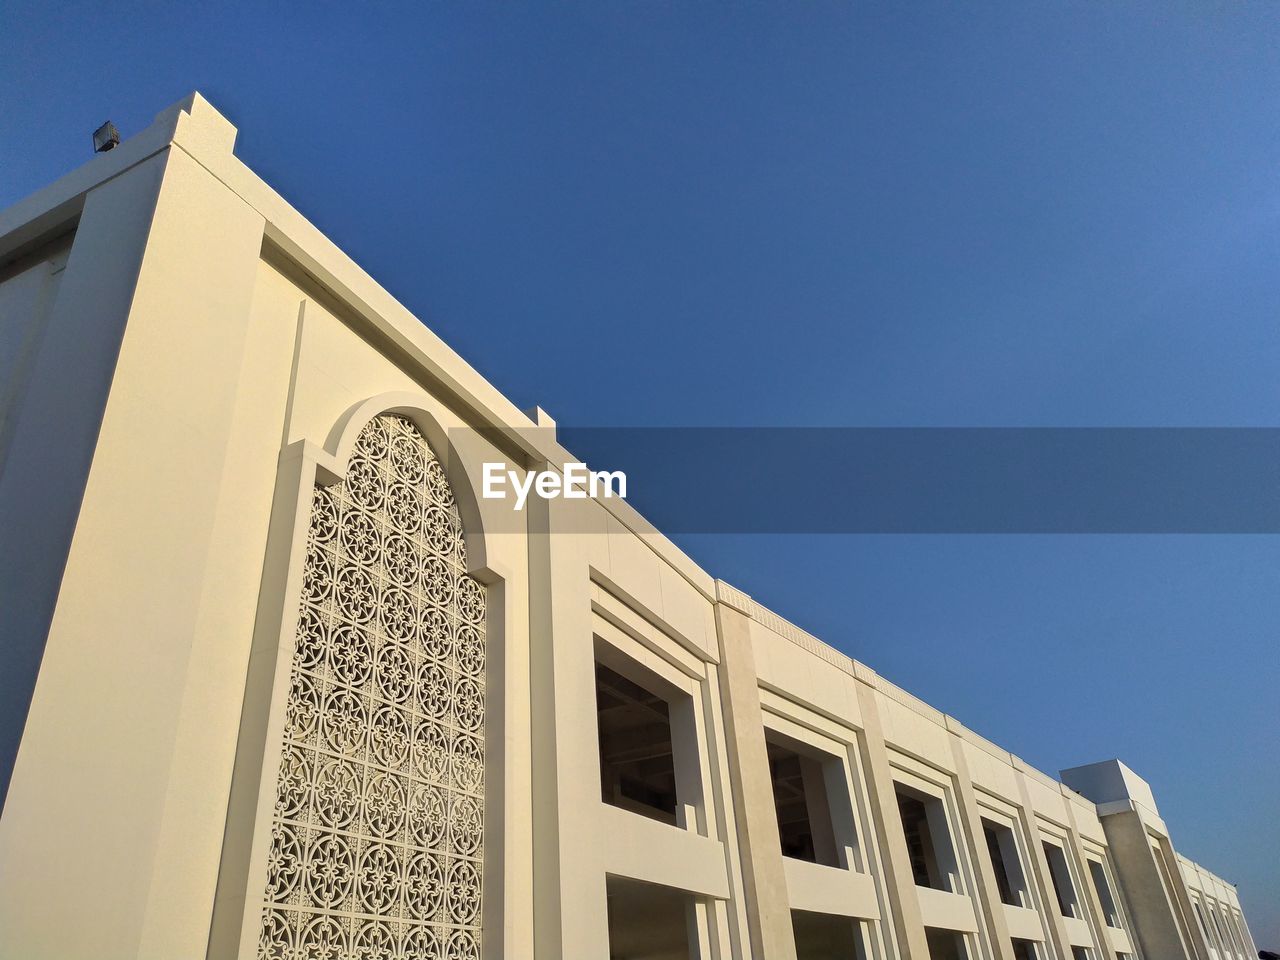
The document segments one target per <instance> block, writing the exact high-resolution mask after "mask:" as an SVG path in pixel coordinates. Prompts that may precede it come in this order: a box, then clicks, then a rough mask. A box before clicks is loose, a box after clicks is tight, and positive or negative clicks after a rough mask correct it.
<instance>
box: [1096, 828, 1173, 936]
mask: <svg viewBox="0 0 1280 960" xmlns="http://www.w3.org/2000/svg"><path fill="white" fill-rule="evenodd" d="M1102 829H1103V830H1104V831H1105V832H1106V835H1107V846H1108V847H1109V848H1110V850H1111V864H1112V867H1113V868H1114V869H1115V873H1116V879H1117V881H1118V882H1119V883H1120V886H1121V887H1123V888H1124V896H1125V899H1126V900H1127V901H1128V903H1129V906H1130V907H1131V908H1132V909H1131V910H1130V916H1131V917H1132V920H1133V926H1134V932H1135V933H1136V934H1137V937H1138V943H1139V945H1140V946H1141V947H1142V952H1143V954H1144V955H1145V956H1147V957H1160V958H1164V957H1169V958H1172V960H1191V958H1192V957H1193V956H1194V955H1193V954H1191V953H1189V947H1188V944H1187V943H1186V942H1185V941H1184V940H1183V935H1182V933H1181V932H1180V930H1179V928H1180V926H1182V924H1180V923H1179V922H1178V919H1177V917H1176V916H1175V915H1174V906H1173V904H1172V903H1170V901H1169V896H1168V895H1166V893H1165V884H1164V881H1163V880H1162V879H1161V877H1160V865H1159V864H1158V863H1157V862H1156V858H1155V854H1154V852H1153V851H1152V849H1151V839H1150V836H1149V835H1148V833H1147V828H1146V826H1145V825H1144V824H1143V822H1142V817H1141V816H1140V815H1139V814H1138V813H1137V811H1135V810H1127V811H1124V812H1123V813H1112V814H1108V815H1107V816H1104V817H1102Z"/></svg>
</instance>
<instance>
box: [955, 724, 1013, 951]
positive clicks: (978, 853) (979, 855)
mask: <svg viewBox="0 0 1280 960" xmlns="http://www.w3.org/2000/svg"><path fill="white" fill-rule="evenodd" d="M953 723H954V721H952V720H951V718H950V717H948V718H947V724H948V729H949V730H950V727H951V725H952V724H953ZM950 738H951V756H952V757H953V759H954V761H955V782H956V805H957V806H958V807H959V808H960V819H961V821H962V827H963V829H964V833H965V839H966V841H967V843H968V846H969V859H970V860H971V861H972V862H973V874H974V877H975V878H976V880H977V887H978V889H977V901H978V908H979V911H980V915H979V919H980V920H981V922H982V924H983V926H984V928H985V929H986V931H987V937H988V939H989V940H990V941H991V955H992V957H994V958H995V960H1014V957H1013V941H1012V940H1010V939H1009V925H1008V924H1007V923H1006V922H1005V918H1004V904H1003V901H1001V899H1000V887H999V885H998V884H997V883H996V871H995V867H993V866H992V864H991V856H990V854H989V853H988V852H987V844H986V834H985V833H984V831H983V829H982V815H981V813H980V812H979V809H978V798H977V795H976V794H975V793H974V792H973V781H972V780H971V779H970V778H969V763H968V761H967V760H966V759H965V755H964V740H963V738H962V737H961V736H960V735H958V734H957V733H956V732H955V731H954V730H950Z"/></svg>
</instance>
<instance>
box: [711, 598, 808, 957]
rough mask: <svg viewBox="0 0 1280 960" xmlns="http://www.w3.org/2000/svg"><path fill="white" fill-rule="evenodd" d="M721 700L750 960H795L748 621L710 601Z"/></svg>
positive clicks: (723, 604) (794, 946) (720, 604)
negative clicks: (716, 634) (713, 608)
mask: <svg viewBox="0 0 1280 960" xmlns="http://www.w3.org/2000/svg"><path fill="white" fill-rule="evenodd" d="M716 627H717V629H718V631H719V634H720V653H721V657H722V659H721V663H720V670H719V678H720V698H721V703H722V708H723V710H724V725H725V735H726V739H727V740H728V744H729V750H728V761H729V779H730V788H731V790H732V793H733V807H734V814H735V820H736V825H737V830H738V848H739V851H740V852H741V855H742V874H743V887H744V890H745V895H746V901H747V902H746V908H747V928H748V933H749V935H750V940H751V955H752V956H753V957H755V958H756V960H795V956H796V943H795V933H794V932H793V930H792V928H791V906H790V899H789V896H788V893H787V878H786V874H785V872H784V869H783V864H782V846H781V843H780V841H779V840H778V817H777V813H776V811H775V809H774V803H773V781H772V778H771V777H770V775H769V758H768V754H767V752H766V749H765V741H764V718H763V716H762V715H761V712H760V687H759V681H758V680H757V677H756V667H755V659H754V657H753V656H752V653H751V621H750V618H749V617H748V616H747V615H746V614H745V613H743V612H742V611H741V610H738V609H736V608H734V607H731V606H729V605H728V604H727V603H724V602H720V603H717V604H716Z"/></svg>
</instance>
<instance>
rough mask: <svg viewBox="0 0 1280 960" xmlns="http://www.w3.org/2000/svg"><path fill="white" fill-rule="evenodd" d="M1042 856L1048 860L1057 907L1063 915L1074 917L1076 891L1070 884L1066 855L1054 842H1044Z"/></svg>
mask: <svg viewBox="0 0 1280 960" xmlns="http://www.w3.org/2000/svg"><path fill="white" fill-rule="evenodd" d="M1044 856H1045V859H1046V860H1048V861H1049V875H1050V876H1051V877H1052V878H1053V892H1054V893H1055V894H1056V895H1057V897H1058V909H1059V910H1061V911H1062V915H1063V916H1064V917H1076V918H1077V919H1080V918H1079V917H1077V915H1076V891H1075V887H1073V886H1072V884H1071V870H1070V869H1069V868H1068V867H1067V856H1066V854H1065V853H1063V852H1062V848H1061V847H1059V846H1056V845H1055V844H1052V843H1049V842H1047V841H1046V842H1045V843H1044Z"/></svg>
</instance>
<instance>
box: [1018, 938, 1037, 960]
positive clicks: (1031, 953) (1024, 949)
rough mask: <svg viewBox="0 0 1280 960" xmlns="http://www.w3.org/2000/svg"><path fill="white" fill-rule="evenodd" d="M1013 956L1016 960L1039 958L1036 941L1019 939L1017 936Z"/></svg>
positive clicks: (1034, 959) (1035, 959)
mask: <svg viewBox="0 0 1280 960" xmlns="http://www.w3.org/2000/svg"><path fill="white" fill-rule="evenodd" d="M1013 957H1014V960H1038V955H1037V954H1036V944H1035V941H1034V940H1019V939H1018V938H1017V937H1014V938H1013Z"/></svg>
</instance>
